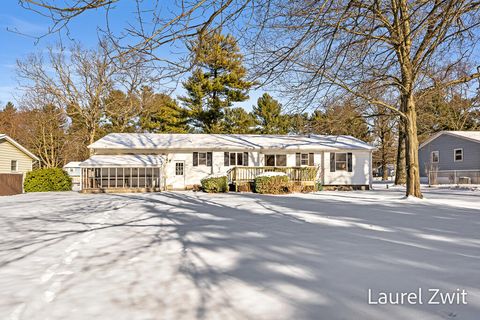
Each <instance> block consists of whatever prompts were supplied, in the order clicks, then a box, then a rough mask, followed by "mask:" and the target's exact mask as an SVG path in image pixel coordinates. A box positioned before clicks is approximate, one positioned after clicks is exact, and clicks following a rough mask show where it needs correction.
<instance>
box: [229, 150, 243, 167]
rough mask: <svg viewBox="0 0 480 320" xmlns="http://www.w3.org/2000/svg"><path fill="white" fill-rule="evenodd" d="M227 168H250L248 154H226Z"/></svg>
mask: <svg viewBox="0 0 480 320" xmlns="http://www.w3.org/2000/svg"><path fill="white" fill-rule="evenodd" d="M224 165H225V166H248V153H247V152H225V164H224Z"/></svg>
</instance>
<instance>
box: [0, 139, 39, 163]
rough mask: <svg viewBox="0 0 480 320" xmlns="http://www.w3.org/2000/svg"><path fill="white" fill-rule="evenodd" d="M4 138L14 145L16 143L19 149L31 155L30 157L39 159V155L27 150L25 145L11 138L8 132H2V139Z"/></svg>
mask: <svg viewBox="0 0 480 320" xmlns="http://www.w3.org/2000/svg"><path fill="white" fill-rule="evenodd" d="M2 140H6V141H8V142H10V143H11V144H12V145H14V146H15V147H16V148H17V149H19V150H20V151H22V152H23V153H25V154H26V155H27V156H29V157H30V158H32V159H33V160H37V161H38V160H39V159H38V157H37V156H36V155H34V154H33V153H31V152H30V151H28V150H27V148H25V147H23V146H22V145H21V144H20V143H18V142H17V141H15V140H13V139H12V138H10V137H9V136H7V135H6V134H3V133H0V141H2Z"/></svg>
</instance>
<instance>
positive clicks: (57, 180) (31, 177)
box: [24, 168, 72, 192]
mask: <svg viewBox="0 0 480 320" xmlns="http://www.w3.org/2000/svg"><path fill="white" fill-rule="evenodd" d="M24 190H25V192H47V191H71V190H72V179H71V178H70V176H69V175H68V174H67V172H65V171H64V170H62V169H60V168H44V169H36V170H33V171H30V172H27V175H26V177H25V181H24Z"/></svg>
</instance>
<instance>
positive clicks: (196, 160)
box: [193, 152, 198, 167]
mask: <svg viewBox="0 0 480 320" xmlns="http://www.w3.org/2000/svg"><path fill="white" fill-rule="evenodd" d="M193 166H194V167H196V166H198V152H194V153H193Z"/></svg>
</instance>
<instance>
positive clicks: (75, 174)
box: [63, 161, 82, 191]
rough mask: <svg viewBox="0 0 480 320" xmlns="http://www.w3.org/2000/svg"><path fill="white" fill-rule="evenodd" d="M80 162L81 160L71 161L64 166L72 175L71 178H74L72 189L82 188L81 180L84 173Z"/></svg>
mask: <svg viewBox="0 0 480 320" xmlns="http://www.w3.org/2000/svg"><path fill="white" fill-rule="evenodd" d="M80 163H81V162H80V161H71V162H69V163H67V164H66V165H64V166H63V170H65V171H66V172H67V173H68V175H69V176H70V178H72V190H74V191H78V190H80V182H81V175H82V171H81V169H80Z"/></svg>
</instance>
